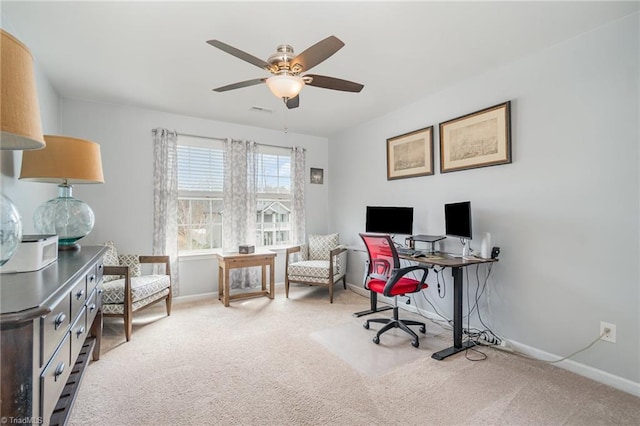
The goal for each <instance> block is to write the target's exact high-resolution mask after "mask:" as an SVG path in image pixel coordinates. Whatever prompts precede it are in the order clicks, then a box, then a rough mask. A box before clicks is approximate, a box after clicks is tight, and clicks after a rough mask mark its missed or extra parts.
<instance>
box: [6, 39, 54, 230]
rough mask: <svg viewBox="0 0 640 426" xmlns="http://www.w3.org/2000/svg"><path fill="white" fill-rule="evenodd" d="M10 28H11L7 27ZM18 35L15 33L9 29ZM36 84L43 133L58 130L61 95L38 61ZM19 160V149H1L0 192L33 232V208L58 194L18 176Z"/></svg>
mask: <svg viewBox="0 0 640 426" xmlns="http://www.w3.org/2000/svg"><path fill="white" fill-rule="evenodd" d="M8 30H9V32H11V28H10V27H9V28H8ZM12 34H13V35H14V36H16V37H18V38H19V37H20V35H19V34H17V33H12ZM34 70H35V77H36V88H37V91H38V105H39V107H40V118H41V121H42V131H43V132H44V133H45V134H54V135H55V134H58V133H59V130H60V97H59V96H58V93H57V92H56V91H55V89H54V88H53V86H51V83H50V82H49V79H48V78H47V76H46V75H45V74H44V73H43V72H42V71H41V70H40V68H39V66H38V64H37V62H36V63H35V64H34ZM21 164H22V151H0V173H1V179H0V183H1V184H2V193H3V194H5V195H6V196H8V197H9V198H10V199H11V200H12V201H13V203H14V204H15V205H16V208H17V209H18V212H19V213H20V215H21V216H22V227H23V233H24V234H33V233H34V232H35V231H34V228H33V219H32V218H33V212H34V211H35V209H36V208H37V207H38V206H39V205H40V204H42V203H43V202H44V201H46V200H48V199H51V198H54V197H56V196H57V194H58V192H57V188H56V187H55V186H54V185H50V184H43V183H33V182H23V181H20V180H18V176H19V175H20V167H21Z"/></svg>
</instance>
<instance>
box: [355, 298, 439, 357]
mask: <svg viewBox="0 0 640 426" xmlns="http://www.w3.org/2000/svg"><path fill="white" fill-rule="evenodd" d="M371 322H376V323H381V324H384V327H382V328H381V329H380V330H378V332H377V333H376V335H375V336H374V338H373V343H375V344H376V345H377V344H378V343H380V335H382V334H383V333H385V332H387V331H389V330H391V329H392V328H399V329H401V330H402V331H404V332H405V333H407V334H408V335H410V336H411V337H413V340H412V341H411V345H412V346H413V347H414V348H417V347H418V346H420V339H419V338H418V335H417V334H416V333H415V332H414V331H413V330H411V329H410V328H409V326H410V325H419V326H420V329H419V330H420V333H422V334H425V333H426V332H427V327H426V325H425V324H424V323H423V322H419V321H413V320H403V319H399V318H398V307H397V306H396V307H394V308H393V318H372V319H370V320H367V321H366V322H365V323H364V324H363V325H362V326H363V327H364V328H366V329H367V330H368V329H369V323H371Z"/></svg>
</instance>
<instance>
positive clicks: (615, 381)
mask: <svg viewBox="0 0 640 426" xmlns="http://www.w3.org/2000/svg"><path fill="white" fill-rule="evenodd" d="M507 340H508V339H507ZM508 341H509V345H510V346H512V347H513V349H515V350H516V351H518V352H520V353H523V354H525V355H527V356H530V357H533V358H538V359H548V360H555V359H560V358H562V357H561V356H558V355H554V354H551V353H549V352H545V351H542V350H540V349H537V348H534V347H531V346H528V345H525V344H523V343H520V342H516V341H513V340H508ZM554 365H556V366H558V367H560V368H563V369H565V370H568V371H571V372H572V373H576V374H579V375H580V376H583V377H587V378H589V379H591V380H595V381H596V382H598V383H602V384H605V385H608V386H611V387H613V388H616V389H619V390H621V391H624V392H627V393H630V394H632V395H635V396H640V383H636V382H633V381H631V380H629V379H625V378H624V377H620V376H616V375H614V374H611V373H607V372H606V371H602V370H599V369H597V368H593V367H590V366H588V365H585V364H581V363H579V362H576V361H573V360H570V359H567V360H564V361H560V362H558V363H555V364H554Z"/></svg>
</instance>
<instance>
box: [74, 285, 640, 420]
mask: <svg viewBox="0 0 640 426" xmlns="http://www.w3.org/2000/svg"><path fill="white" fill-rule="evenodd" d="M290 297H291V298H290V299H288V300H287V299H285V298H284V295H283V291H282V288H278V289H277V294H276V299H275V300H269V299H267V298H255V299H247V300H238V301H234V302H232V303H231V306H230V307H229V308H224V307H223V306H222V304H221V303H220V302H218V300H217V299H213V298H209V299H206V300H201V301H198V302H192V303H189V304H176V305H175V306H174V311H173V314H172V315H171V317H169V318H167V317H165V316H163V314H162V310H160V309H158V310H156V309H154V310H153V311H149V312H141V313H139V314H138V315H137V316H136V319H135V320H134V331H133V337H132V340H131V342H129V343H124V335H123V331H122V323H121V322H119V321H118V320H117V319H107V320H106V321H105V329H104V340H103V351H102V357H101V359H100V361H98V362H94V363H92V364H91V365H90V366H89V368H88V370H87V373H86V375H85V378H84V381H83V383H82V388H81V390H80V393H79V395H78V399H77V400H76V404H75V407H74V410H73V412H72V416H71V420H70V424H72V425H345V426H346V425H349V426H350V425H389V424H402V425H405V424H411V425H467V424H474V425H475V424H480V425H503V424H513V425H564V424H571V425H621V424H632V425H637V424H640V398H637V397H634V396H632V395H629V394H626V393H624V392H621V391H618V390H615V389H612V388H610V387H608V386H605V385H601V384H598V383H596V382H593V381H591V380H589V379H586V378H583V377H580V376H577V375H575V374H573V373H570V372H568V371H565V370H562V369H560V368H557V367H554V366H550V365H548V364H544V363H540V362H537V361H532V360H527V359H523V358H520V357H516V356H513V355H510V354H506V353H502V352H498V351H493V350H489V349H485V350H484V351H485V352H486V353H487V356H488V358H487V360H485V361H478V362H472V361H469V360H468V359H466V358H465V355H464V353H461V354H458V355H456V356H453V357H450V358H448V359H446V360H444V361H436V360H433V359H432V358H431V357H430V354H431V353H432V352H433V351H436V350H439V349H442V348H444V347H446V346H449V345H450V341H449V332H443V330H441V329H439V328H438V326H436V325H433V324H432V323H428V324H427V335H426V337H424V338H421V342H420V348H419V349H415V348H412V347H411V345H410V344H409V341H408V339H407V340H406V341H405V342H404V345H402V344H401V343H402V335H401V334H399V333H398V334H397V335H395V336H394V335H393V334H392V335H390V336H387V335H383V338H382V341H381V344H380V345H375V344H373V343H372V342H371V338H372V337H373V334H374V329H377V327H378V325H372V329H371V330H365V329H364V328H362V322H363V319H362V318H354V317H353V316H352V315H351V313H352V312H356V311H360V310H363V309H366V308H367V306H368V303H369V302H368V299H366V298H363V297H362V296H359V295H357V294H355V293H352V292H350V291H348V290H347V291H345V290H342V289H338V288H337V287H336V294H335V300H334V303H333V304H329V302H328V294H327V291H326V289H321V288H316V287H300V286H295V287H292V289H291V292H290ZM378 315H390V311H386V312H383V313H380V314H378ZM395 332H396V331H394V333H395ZM332 336H335V338H332ZM385 337H389V338H388V339H385ZM359 359H361V360H362V363H359V362H358V360H359ZM376 366H378V367H380V368H381V369H382V370H383V371H375V368H376Z"/></svg>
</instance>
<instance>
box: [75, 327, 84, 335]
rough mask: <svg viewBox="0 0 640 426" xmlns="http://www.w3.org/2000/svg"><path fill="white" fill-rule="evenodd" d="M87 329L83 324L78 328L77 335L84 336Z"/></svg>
mask: <svg viewBox="0 0 640 426" xmlns="http://www.w3.org/2000/svg"><path fill="white" fill-rule="evenodd" d="M85 330H86V329H85V328H84V326H81V327H80V328H79V329H77V330H76V337H80V336H82V335H83V334H84V332H85Z"/></svg>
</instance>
